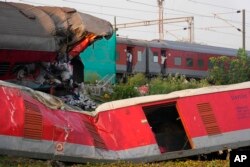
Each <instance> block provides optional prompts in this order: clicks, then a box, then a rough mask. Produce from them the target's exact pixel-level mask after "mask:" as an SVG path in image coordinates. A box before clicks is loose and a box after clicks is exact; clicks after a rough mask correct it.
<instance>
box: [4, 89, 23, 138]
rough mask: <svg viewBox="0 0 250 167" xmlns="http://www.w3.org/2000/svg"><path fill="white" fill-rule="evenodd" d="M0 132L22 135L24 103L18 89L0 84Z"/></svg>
mask: <svg viewBox="0 0 250 167" xmlns="http://www.w3.org/2000/svg"><path fill="white" fill-rule="evenodd" d="M0 97H1V98H0V108H1V121H0V134H2V135H11V136H22V135H23V122H24V105H23V98H22V96H21V93H20V90H18V89H16V88H6V87H3V86H0Z"/></svg>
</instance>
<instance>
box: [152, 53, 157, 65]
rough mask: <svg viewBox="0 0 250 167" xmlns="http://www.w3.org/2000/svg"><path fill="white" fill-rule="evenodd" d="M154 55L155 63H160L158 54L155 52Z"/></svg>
mask: <svg viewBox="0 0 250 167" xmlns="http://www.w3.org/2000/svg"><path fill="white" fill-rule="evenodd" d="M153 55H154V59H153V61H154V63H158V53H157V52H154V53H153Z"/></svg>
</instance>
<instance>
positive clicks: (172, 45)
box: [117, 38, 250, 56]
mask: <svg viewBox="0 0 250 167" xmlns="http://www.w3.org/2000/svg"><path fill="white" fill-rule="evenodd" d="M117 41H118V43H125V44H129V45H137V46H145V45H147V44H148V45H149V46H150V47H157V48H168V49H175V50H183V51H191V52H199V53H210V54H217V55H227V56H235V55H237V52H238V49H233V48H225V47H217V46H211V45H203V44H197V43H189V42H181V41H169V40H161V41H160V40H152V41H146V40H139V39H128V38H117ZM247 54H248V55H250V51H247Z"/></svg>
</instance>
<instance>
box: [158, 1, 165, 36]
mask: <svg viewBox="0 0 250 167" xmlns="http://www.w3.org/2000/svg"><path fill="white" fill-rule="evenodd" d="M157 1H158V6H159V39H160V40H163V39H164V30H163V1H164V0H157Z"/></svg>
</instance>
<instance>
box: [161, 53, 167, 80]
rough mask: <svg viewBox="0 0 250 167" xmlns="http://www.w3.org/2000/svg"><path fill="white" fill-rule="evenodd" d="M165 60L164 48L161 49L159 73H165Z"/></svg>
mask: <svg viewBox="0 0 250 167" xmlns="http://www.w3.org/2000/svg"><path fill="white" fill-rule="evenodd" d="M166 61H167V54H166V49H161V74H162V75H164V74H166Z"/></svg>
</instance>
